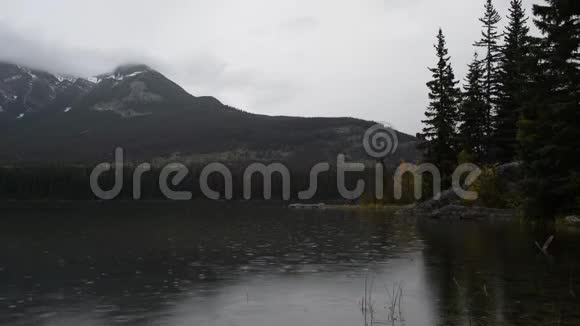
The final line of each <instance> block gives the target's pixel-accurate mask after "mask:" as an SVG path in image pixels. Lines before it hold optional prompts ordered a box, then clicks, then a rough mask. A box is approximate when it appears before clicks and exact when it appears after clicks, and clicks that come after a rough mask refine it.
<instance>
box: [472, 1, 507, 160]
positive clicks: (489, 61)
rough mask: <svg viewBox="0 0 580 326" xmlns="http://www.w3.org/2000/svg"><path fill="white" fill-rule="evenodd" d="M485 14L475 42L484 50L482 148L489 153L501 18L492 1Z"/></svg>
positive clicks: (495, 98) (496, 92)
mask: <svg viewBox="0 0 580 326" xmlns="http://www.w3.org/2000/svg"><path fill="white" fill-rule="evenodd" d="M484 8H485V13H484V15H483V17H482V18H480V19H479V21H480V22H481V23H482V24H483V30H482V32H481V36H482V38H481V40H480V41H478V42H475V44H474V45H475V46H476V47H480V48H484V49H485V51H486V55H485V58H484V59H483V60H482V63H483V66H484V79H483V81H484V92H485V102H486V106H487V107H486V110H485V112H486V113H485V136H486V138H485V141H484V143H483V145H484V148H485V150H486V152H487V151H489V149H490V147H491V135H492V133H493V128H494V125H493V122H494V115H495V111H496V104H497V99H498V92H499V86H498V80H499V78H498V71H499V70H498V69H499V62H500V58H501V47H500V45H499V41H500V40H501V35H500V33H499V32H498V24H499V22H500V21H501V16H500V15H499V14H498V12H497V10H496V9H495V7H494V6H493V3H492V0H486V3H485V6H484Z"/></svg>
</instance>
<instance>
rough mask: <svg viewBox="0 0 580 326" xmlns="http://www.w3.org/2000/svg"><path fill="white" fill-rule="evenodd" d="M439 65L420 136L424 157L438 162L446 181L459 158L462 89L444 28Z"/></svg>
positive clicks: (438, 48) (438, 49) (434, 70)
mask: <svg viewBox="0 0 580 326" xmlns="http://www.w3.org/2000/svg"><path fill="white" fill-rule="evenodd" d="M435 50H436V54H437V59H438V61H437V65H436V67H434V68H429V70H430V71H431V73H432V74H433V79H432V80H431V81H430V82H428V83H427V87H428V88H429V99H430V104H429V107H428V108H427V111H426V113H425V115H426V117H427V119H426V120H424V121H423V123H424V124H425V128H424V129H423V133H422V134H421V135H420V136H421V139H422V144H421V148H422V149H423V150H424V160H425V161H427V162H429V163H433V164H435V165H436V166H437V167H438V168H439V169H440V171H441V174H442V176H443V177H444V183H445V180H446V179H447V178H449V177H450V176H451V174H452V171H453V170H454V168H455V165H456V160H457V147H458V146H457V131H456V129H457V128H456V122H457V111H458V104H459V100H460V91H459V89H458V87H457V83H458V82H457V81H456V80H455V74H454V73H453V68H452V67H451V63H450V60H451V59H450V57H449V51H448V49H447V44H446V41H445V36H444V35H443V31H442V30H441V29H439V33H438V35H437V44H436V45H435Z"/></svg>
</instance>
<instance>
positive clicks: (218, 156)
mask: <svg viewBox="0 0 580 326" xmlns="http://www.w3.org/2000/svg"><path fill="white" fill-rule="evenodd" d="M373 124H374V123H373V122H370V121H364V120H359V119H353V118H299V117H285V116H266V115H258V114H251V113H247V112H244V111H241V110H238V109H235V108H232V107H230V106H227V105H224V104H222V103H221V102H220V101H218V100H217V99H215V98H213V97H196V96H193V95H191V94H189V93H188V92H186V91H185V90H184V89H183V88H181V87H180V86H179V85H177V84H176V83H174V82H173V81H171V80H169V79H168V78H166V77H165V76H164V75H162V74H161V73H159V72H158V71H156V70H154V69H152V68H150V67H148V66H146V65H141V64H137V65H125V66H121V67H119V68H117V69H116V70H115V71H113V72H111V73H107V74H103V75H99V76H97V77H94V78H91V79H82V78H75V77H71V76H58V75H54V74H50V73H47V72H43V71H38V70H34V69H29V68H26V67H21V66H18V65H14V64H9V63H0V163H2V164H4V165H7V164H17V163H18V164H41V163H42V164H47V163H50V164H73V163H74V164H93V163H95V162H98V161H101V160H110V159H111V157H112V155H113V152H114V149H115V148H116V147H118V146H120V147H123V148H124V149H125V153H126V157H127V159H128V160H130V161H145V160H146V161H149V162H153V163H158V164H161V163H164V162H167V161H182V162H185V163H190V164H192V163H203V162H209V161H213V160H219V161H221V162H241V161H249V160H257V161H287V162H293V163H296V164H305V163H310V162H318V161H322V160H324V161H328V160H330V161H331V162H332V161H334V160H336V155H337V154H338V153H344V154H346V155H347V157H349V158H352V159H359V160H361V159H365V160H370V159H371V158H369V157H367V156H366V155H365V152H364V150H363V147H362V137H363V134H364V132H365V131H366V129H368V128H369V127H370V126H372V125H373ZM398 139H399V150H398V151H397V153H396V154H395V155H393V156H392V157H390V159H391V160H392V161H393V162H399V161H400V160H405V161H414V160H415V159H416V158H417V155H418V154H417V152H416V150H415V138H414V137H412V136H409V135H406V134H403V133H398Z"/></svg>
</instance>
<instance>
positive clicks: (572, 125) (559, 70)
mask: <svg viewBox="0 0 580 326" xmlns="http://www.w3.org/2000/svg"><path fill="white" fill-rule="evenodd" d="M573 5H574V3H573V2H571V1H564V0H561V1H558V0H547V1H546V4H545V5H535V6H534V15H535V17H536V19H535V24H536V26H537V27H538V29H539V30H540V31H541V32H542V34H543V38H542V39H541V40H540V43H539V46H538V47H537V48H536V49H535V50H536V52H537V55H538V59H537V63H538V65H537V71H536V73H535V74H534V84H533V85H532V90H533V91H534V93H533V94H531V95H530V100H529V101H528V102H527V104H526V106H525V107H524V111H523V117H522V119H521V121H520V128H521V130H520V134H519V139H520V140H521V143H522V154H523V159H524V163H525V169H526V185H525V191H526V197H527V202H526V211H527V213H528V214H529V215H531V216H535V217H547V218H550V217H553V216H554V215H557V214H562V213H567V212H570V211H576V212H577V211H578V206H579V203H580V164H578V157H580V94H579V93H580V65H579V63H580V55H579V51H580V48H579V46H580V16H579V15H578V14H577V13H574V12H573V11H572V9H573V8H572V7H573Z"/></svg>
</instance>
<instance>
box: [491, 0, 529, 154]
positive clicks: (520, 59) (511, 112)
mask: <svg viewBox="0 0 580 326" xmlns="http://www.w3.org/2000/svg"><path fill="white" fill-rule="evenodd" d="M508 19H509V23H508V26H507V27H506V31H505V37H504V44H505V45H504V46H503V48H502V56H501V62H500V69H499V99H498V106H497V116H496V118H495V132H494V137H493V147H494V150H493V152H494V153H493V155H492V156H494V158H495V159H496V160H497V161H499V162H502V163H506V162H510V161H513V160H514V159H515V158H516V154H517V149H518V143H517V121H518V119H519V116H520V114H521V108H522V105H523V101H524V91H525V88H526V82H527V76H526V68H525V67H526V61H527V60H528V56H529V48H528V44H529V37H528V33H529V28H528V26H527V20H528V18H527V17H526V13H525V9H524V8H523V5H522V0H512V1H511V8H510V14H509V16H508Z"/></svg>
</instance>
